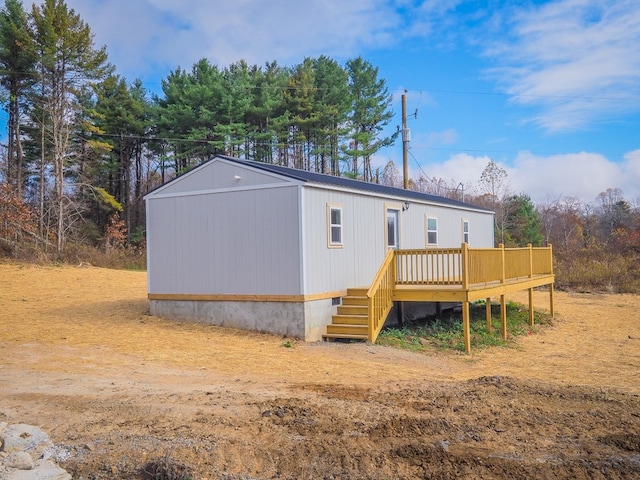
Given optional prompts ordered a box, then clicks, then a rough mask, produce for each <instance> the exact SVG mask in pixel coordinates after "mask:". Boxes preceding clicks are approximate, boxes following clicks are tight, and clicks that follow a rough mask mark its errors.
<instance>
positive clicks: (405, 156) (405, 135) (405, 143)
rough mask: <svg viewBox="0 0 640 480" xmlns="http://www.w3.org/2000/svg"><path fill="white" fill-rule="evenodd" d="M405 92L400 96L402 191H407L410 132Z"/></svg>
mask: <svg viewBox="0 0 640 480" xmlns="http://www.w3.org/2000/svg"><path fill="white" fill-rule="evenodd" d="M406 92H407V91H406V90H405V93H403V94H402V170H403V175H404V189H405V190H409V142H410V141H411V130H409V129H408V128H407V93H406Z"/></svg>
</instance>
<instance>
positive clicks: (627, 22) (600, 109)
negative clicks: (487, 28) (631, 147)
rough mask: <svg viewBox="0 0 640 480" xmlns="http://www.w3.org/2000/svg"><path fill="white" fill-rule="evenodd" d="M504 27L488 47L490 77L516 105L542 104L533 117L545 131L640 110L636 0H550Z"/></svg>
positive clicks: (639, 4)
mask: <svg viewBox="0 0 640 480" xmlns="http://www.w3.org/2000/svg"><path fill="white" fill-rule="evenodd" d="M502 13H504V12H502ZM501 25H503V24H501ZM507 28H509V30H508V35H507V37H506V38H504V39H503V40H501V41H499V42H498V43H494V44H493V45H491V46H490V47H489V48H487V50H486V52H487V54H488V55H489V56H492V57H494V59H495V60H496V61H497V62H498V64H499V66H498V67H497V68H494V69H493V70H491V71H490V76H491V77H492V78H494V79H496V80H498V82H499V83H500V84H501V85H502V86H503V87H504V89H505V91H506V92H507V93H508V94H509V95H511V96H512V99H513V101H514V102H516V103H518V104H523V105H532V106H536V107H540V108H541V110H540V113H538V114H537V115H534V116H533V118H532V119H531V120H532V121H533V122H535V123H536V124H537V125H538V126H540V127H542V128H543V129H545V130H548V131H563V130H575V129H579V128H583V127H584V126H585V125H588V124H590V123H591V122H594V121H606V120H608V119H609V118H610V117H611V116H613V115H619V114H621V113H625V112H629V111H632V110H635V109H637V108H638V107H639V106H640V2H629V1H624V0H615V1H609V2H602V1H601V0H560V1H554V2H548V3H545V4H542V5H539V6H536V7H530V8H524V9H516V10H514V12H513V15H512V17H511V21H509V22H508V26H507Z"/></svg>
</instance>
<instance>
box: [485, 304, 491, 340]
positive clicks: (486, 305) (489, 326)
mask: <svg viewBox="0 0 640 480" xmlns="http://www.w3.org/2000/svg"><path fill="white" fill-rule="evenodd" d="M484 311H485V314H486V317H487V331H488V332H489V333H491V297H489V298H487V299H486V301H485V304H484Z"/></svg>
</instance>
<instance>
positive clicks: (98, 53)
mask: <svg viewBox="0 0 640 480" xmlns="http://www.w3.org/2000/svg"><path fill="white" fill-rule="evenodd" d="M31 16H32V19H33V26H34V41H35V46H36V51H37V54H38V69H39V72H40V78H39V81H40V83H41V84H40V87H41V93H42V95H41V97H40V101H41V102H43V103H42V105H41V108H42V110H43V111H44V112H46V117H45V119H46V120H47V124H46V125H45V124H44V122H43V123H42V126H41V127H42V128H41V135H42V137H41V142H42V144H43V145H44V144H45V143H47V142H49V143H50V144H51V148H52V157H53V158H52V160H53V162H52V163H53V177H54V184H55V187H54V192H53V197H54V207H55V210H56V215H55V216H56V228H55V231H56V237H57V244H56V247H57V251H58V253H61V252H62V250H63V248H64V245H65V235H66V231H67V227H68V222H69V219H68V218H67V216H66V211H65V206H66V205H67V204H68V202H69V198H68V194H67V191H66V189H65V174H66V171H67V168H66V164H67V162H68V161H69V160H70V159H69V158H68V155H69V147H70V140H71V138H70V137H71V131H72V125H73V124H72V119H74V118H75V113H76V110H77V109H78V108H79V105H78V102H77V98H76V94H77V93H78V92H79V91H80V90H81V87H82V86H83V85H86V84H90V83H91V82H93V81H99V80H102V79H103V78H104V77H106V76H107V75H108V74H109V73H111V71H112V70H113V67H112V66H111V65H110V64H109V63H108V62H107V52H106V48H105V47H102V48H100V49H95V48H94V44H93V34H92V33H91V29H90V28H89V26H88V25H87V24H86V23H85V22H84V21H83V20H82V19H81V18H80V16H79V15H77V14H76V13H75V11H74V10H73V9H69V8H68V7H67V4H66V3H65V2H64V0H45V2H44V4H43V5H42V6H37V5H35V4H34V5H33V9H32V13H31ZM42 155H43V156H44V149H43V152H42ZM43 159H44V157H43ZM44 163H45V161H44V160H43V162H42V164H43V166H44ZM41 176H42V177H44V175H43V173H42V172H41Z"/></svg>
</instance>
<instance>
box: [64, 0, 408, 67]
mask: <svg viewBox="0 0 640 480" xmlns="http://www.w3.org/2000/svg"><path fill="white" fill-rule="evenodd" d="M67 3H68V5H69V6H70V7H71V8H74V9H75V10H76V12H77V13H79V14H80V15H81V17H82V18H83V19H84V20H85V21H86V22H87V23H88V24H89V26H90V27H91V29H92V31H93V32H94V33H95V40H96V43H97V44H98V45H103V44H106V45H107V46H108V51H109V53H110V57H111V60H112V62H113V63H114V64H115V65H116V66H117V67H118V69H119V71H121V72H122V73H124V74H125V75H126V76H127V77H128V76H130V75H135V76H144V75H145V74H150V73H152V72H153V73H156V72H157V70H158V69H164V70H165V73H166V72H167V71H168V70H172V69H175V68H177V67H178V66H181V67H183V68H190V67H191V65H193V63H195V62H196V61H197V60H199V59H200V58H203V57H206V58H208V59H209V60H210V61H211V62H212V63H215V64H218V65H224V66H226V65H228V64H230V63H233V62H236V61H238V60H241V59H244V60H246V61H247V62H249V63H251V64H258V65H262V64H264V63H265V62H267V61H272V60H277V61H278V62H279V63H282V64H291V63H295V62H299V61H301V60H302V59H303V58H304V57H306V56H317V55H320V54H323V53H328V52H329V54H330V55H331V56H336V55H337V56H344V57H350V56H356V55H358V54H359V53H360V52H361V51H362V50H363V49H365V48H367V47H377V46H380V45H391V44H393V43H394V42H396V41H398V40H399V39H398V38H397V36H396V35H394V32H395V31H396V29H398V28H399V27H401V22H402V18H401V16H400V15H399V14H398V13H396V9H395V7H394V6H393V5H392V4H391V3H389V2H387V1H385V0H373V1H371V0H353V1H349V2H343V1H342V0H322V1H317V0H316V1H305V2H292V1H288V0H271V1H268V2H266V1H263V0H245V1H243V2H233V1H210V0H188V1H181V2H176V1H174V0H110V1H108V2H104V1H100V0H68V1H67Z"/></svg>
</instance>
